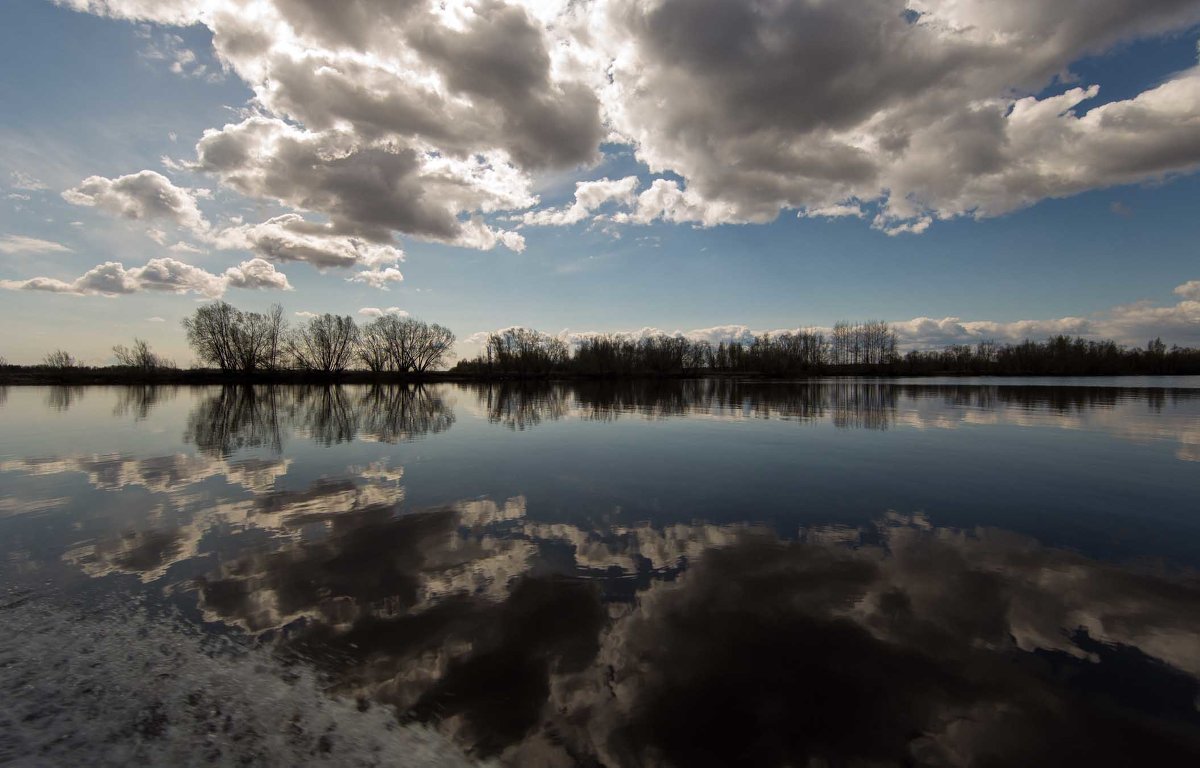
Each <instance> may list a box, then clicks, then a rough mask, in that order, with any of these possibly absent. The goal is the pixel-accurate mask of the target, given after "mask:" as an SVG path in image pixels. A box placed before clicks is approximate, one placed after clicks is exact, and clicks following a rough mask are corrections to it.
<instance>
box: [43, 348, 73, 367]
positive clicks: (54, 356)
mask: <svg viewBox="0 0 1200 768" xmlns="http://www.w3.org/2000/svg"><path fill="white" fill-rule="evenodd" d="M42 365H44V366H46V367H47V368H77V367H79V361H78V360H76V359H75V358H74V357H72V356H71V354H70V353H69V352H65V351H63V350H61V349H56V350H54V351H53V352H51V353H50V354H48V355H46V356H45V357H44V358H42Z"/></svg>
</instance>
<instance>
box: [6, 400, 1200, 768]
mask: <svg viewBox="0 0 1200 768" xmlns="http://www.w3.org/2000/svg"><path fill="white" fill-rule="evenodd" d="M1197 569H1200V381H1197V380H1196V379H1195V378H1194V377H1192V378H1188V377H1176V378H1153V377H1151V378H1136V379H1133V378H1130V379H1034V380H1011V379H992V380H989V379H945V380H941V379H913V380H900V381H877V380H827V381H813V382H803V383H768V382H738V381H731V380H700V381H685V382H662V383H655V382H627V383H579V384H574V383H572V384H560V385H543V386H520V385H491V386H467V385H438V386H427V387H405V386H390V387H374V388H373V387H334V388H320V387H278V388H267V387H254V388H235V387H224V388H222V387H203V388H187V387H129V388H116V387H113V388H106V387H89V388H66V387H10V388H7V389H4V388H0V578H2V582H0V583H2V585H3V592H2V593H0V634H3V640H0V698H3V699H5V700H6V701H7V702H8V703H9V706H8V707H7V711H0V762H4V761H6V760H14V761H16V762H17V763H19V764H21V763H23V764H30V765H42V764H45V765H55V764H79V763H84V762H90V763H97V764H103V763H110V764H119V763H122V762H127V761H133V762H142V763H161V764H187V763H193V764H207V763H217V764H223V763H229V764H233V763H237V762H239V761H242V762H252V763H272V762H275V763H277V764H292V763H295V762H326V763H328V764H363V765H366V764H383V765H387V764H400V765H427V764H459V763H461V764H469V763H470V762H472V761H476V760H487V759H494V760H496V761H498V762H499V763H500V764H505V765H544V766H559V765H562V766H568V765H606V766H618V765H633V766H639V765H664V766H665V765H670V766H694V765H843V764H853V765H860V764H861V765H867V764H870V765H911V764H918V765H1136V764H1140V765H1200V578H1198V577H1197V573H1198V570H1197ZM0 710H5V707H0Z"/></svg>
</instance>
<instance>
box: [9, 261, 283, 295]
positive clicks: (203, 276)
mask: <svg viewBox="0 0 1200 768" xmlns="http://www.w3.org/2000/svg"><path fill="white" fill-rule="evenodd" d="M0 288H4V289H6V290H10V291H45V292H48V293H65V294H70V295H73V296H121V295H125V294H131V293H142V292H145V291H161V292H166V293H179V294H183V293H195V294H198V295H200V296H206V297H208V298H217V297H219V296H223V295H224V294H225V292H226V291H227V290H229V289H230V288H246V289H253V290H278V291H290V290H292V286H291V285H290V284H289V283H288V279H287V276H286V275H284V274H283V273H282V272H278V271H276V269H275V267H274V265H272V264H269V263H268V262H266V261H263V260H262V259H250V260H249V261H243V262H242V263H241V264H239V265H237V266H236V267H230V268H229V269H227V270H225V271H224V272H222V273H221V274H219V275H218V274H213V273H211V272H207V271H205V270H203V269H201V268H200V267H196V266H192V265H191V264H185V263H183V262H182V261H178V260H176V259H170V258H162V259H151V260H150V261H148V262H147V263H146V265H145V266H142V267H130V268H128V269H127V268H126V267H125V265H123V264H122V263H121V262H119V261H106V262H104V263H103V264H100V265H99V266H96V267H93V268H92V269H89V270H88V271H87V272H85V273H84V274H82V275H80V276H79V277H78V278H76V279H75V280H72V281H70V282H67V281H64V280H58V279H56V278H53V277H34V278H30V279H29V280H0Z"/></svg>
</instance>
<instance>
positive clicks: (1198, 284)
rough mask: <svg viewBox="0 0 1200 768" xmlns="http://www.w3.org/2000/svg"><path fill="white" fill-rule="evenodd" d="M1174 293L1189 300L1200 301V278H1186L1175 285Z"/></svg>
mask: <svg viewBox="0 0 1200 768" xmlns="http://www.w3.org/2000/svg"><path fill="white" fill-rule="evenodd" d="M1175 295H1177V296H1182V297H1183V298H1184V299H1187V300H1191V301H1200V280H1188V281H1187V282H1186V283H1184V284H1183V285H1178V286H1176V287H1175Z"/></svg>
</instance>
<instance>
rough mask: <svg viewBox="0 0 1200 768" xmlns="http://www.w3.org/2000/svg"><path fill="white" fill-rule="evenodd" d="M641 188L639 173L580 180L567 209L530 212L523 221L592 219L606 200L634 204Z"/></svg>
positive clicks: (558, 223)
mask: <svg viewBox="0 0 1200 768" xmlns="http://www.w3.org/2000/svg"><path fill="white" fill-rule="evenodd" d="M637 188H638V178H637V176H626V177H625V178H623V179H616V180H612V179H609V178H608V177H605V178H603V179H599V180H597V181H579V182H576V183H575V201H574V202H573V203H572V204H571V205H569V206H567V207H565V208H543V209H541V210H539V211H529V212H527V213H525V214H524V215H523V216H522V217H521V222H522V223H523V224H528V225H530V226H535V227H546V226H551V227H558V226H563V225H566V224H575V223H578V222H580V221H583V220H584V219H586V218H588V216H590V215H591V214H592V212H593V211H595V210H596V209H597V208H600V207H601V206H603V205H604V204H605V203H608V202H615V203H618V204H624V205H626V206H628V205H632V204H633V201H634V193H635V192H636V191H637Z"/></svg>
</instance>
